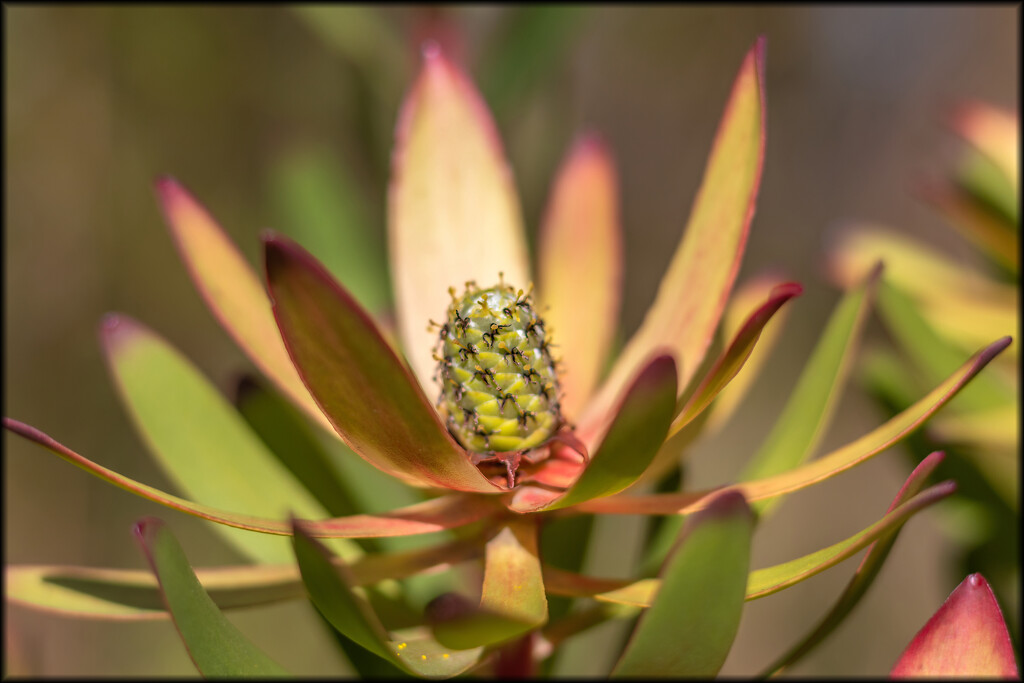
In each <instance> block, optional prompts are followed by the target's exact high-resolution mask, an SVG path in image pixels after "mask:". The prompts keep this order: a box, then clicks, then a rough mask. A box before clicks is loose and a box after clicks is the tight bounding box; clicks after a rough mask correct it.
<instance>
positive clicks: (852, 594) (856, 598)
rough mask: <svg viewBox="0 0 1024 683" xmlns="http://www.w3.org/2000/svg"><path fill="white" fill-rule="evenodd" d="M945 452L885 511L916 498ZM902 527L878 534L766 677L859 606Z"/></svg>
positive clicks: (928, 461)
mask: <svg viewBox="0 0 1024 683" xmlns="http://www.w3.org/2000/svg"><path fill="white" fill-rule="evenodd" d="M942 458H943V454H942V453H941V452H938V451H936V452H935V453H932V454H931V455H929V456H928V457H927V458H925V459H924V460H922V461H921V463H920V464H919V465H918V466H917V467H915V468H914V471H913V472H911V473H910V476H909V477H907V480H906V482H904V484H903V486H902V487H901V488H900V490H899V493H897V494H896V498H895V499H894V500H893V501H892V504H891V505H890V506H889V509H888V510H887V511H886V513H887V514H888V513H891V512H892V511H893V510H894V509H896V508H897V507H898V506H899V505H901V504H902V503H904V502H906V501H907V500H909V499H911V498H913V496H915V495H916V494H917V493H918V492H919V491H920V490H921V489H922V488H923V487H924V483H925V480H926V479H927V478H928V476H929V475H930V474H931V473H932V472H934V471H935V468H936V467H938V465H939V463H940V462H942ZM902 528H903V525H902V524H896V525H894V526H893V527H892V528H891V529H890V530H888V531H886V532H885V533H883V534H882V535H881V536H879V537H878V539H877V540H875V541H874V542H873V543H872V544H871V545H870V546H868V550H867V552H866V553H864V558H863V559H862V560H861V561H860V565H858V567H857V570H856V571H855V572H854V574H853V578H852V579H850V582H849V583H848V584H847V585H846V588H845V589H844V590H843V593H842V595H840V596H839V599H838V600H837V601H836V603H835V605H833V606H832V609H831V610H829V612H828V614H827V615H825V617H824V618H823V619H822V620H821V621H820V622H819V623H818V624H817V625H816V626H815V627H814V628H813V629H812V630H811V631H810V633H808V634H807V636H805V637H804V638H803V639H802V640H801V641H800V642H799V643H797V644H796V645H795V646H794V647H793V648H792V649H790V650H789V651H788V652H786V653H785V654H784V655H782V656H781V657H779V658H778V659H776V660H775V661H774V662H773V663H772V664H771V665H770V666H769V667H768V668H767V669H765V671H764V673H763V677H764V678H768V677H769V676H776V675H778V674H779V673H781V672H782V671H783V670H784V669H786V668H787V667H790V666H792V665H793V664H795V663H796V662H797V661H799V660H800V659H801V658H803V657H804V656H805V655H807V653H809V652H810V651H811V650H813V649H814V648H815V647H817V645H818V644H819V643H821V642H822V641H824V640H825V638H827V637H828V636H829V635H830V634H831V633H832V632H833V631H834V630H835V628H836V627H837V626H839V624H841V623H842V621H843V620H844V619H845V618H846V616H847V615H848V614H850V612H852V611H853V608H854V607H856V606H857V603H859V602H860V599H861V598H862V597H863V596H864V594H865V593H867V591H868V588H870V587H871V584H872V583H873V582H874V580H875V577H876V576H878V572H879V571H881V569H882V565H883V564H884V563H885V560H886V558H887V557H888V556H889V551H890V550H891V549H892V547H893V545H895V543H896V537H897V536H898V535H899V533H900V529H902Z"/></svg>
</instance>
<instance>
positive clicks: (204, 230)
mask: <svg viewBox="0 0 1024 683" xmlns="http://www.w3.org/2000/svg"><path fill="white" fill-rule="evenodd" d="M156 192H157V196H158V198H159V200H160V203H161V206H162V208H163V212H164V217H165V219H166V220H167V225H168V226H169V227H170V229H171V236H172V237H173V238H174V243H175V245H176V246H177V247H178V253H180V254H181V258H182V260H183V261H184V262H185V266H186V267H187V268H188V272H189V275H190V276H191V277H192V281H193V282H194V283H195V285H196V287H197V288H198V289H199V293H200V294H202V296H203V299H205V300H206V305H207V306H209V307H210V310H211V311H212V312H213V314H214V316H215V317H216V318H217V320H218V321H220V324H221V325H222V326H223V327H224V329H225V330H227V332H228V334H230V335H231V336H232V338H233V339H234V340H235V342H236V343H237V344H238V346H239V348H241V349H242V351H244V352H245V353H246V355H247V356H249V358H250V359H251V360H252V362H253V363H255V364H256V367H258V368H259V369H260V370H261V371H262V372H263V373H264V374H265V375H266V376H267V377H269V378H270V379H271V380H273V381H274V383H275V384H277V386H278V387H280V388H281V390H282V391H283V392H284V393H285V395H286V396H288V398H290V399H291V400H292V401H294V402H295V404H296V405H297V406H299V407H301V408H302V409H303V410H305V411H306V412H307V413H308V414H309V415H310V416H311V417H312V418H313V419H314V420H316V421H318V422H319V423H320V424H322V425H323V426H324V427H325V428H327V429H328V430H330V423H329V422H328V421H327V418H325V417H324V415H323V413H321V412H320V409H319V408H317V406H316V403H315V402H314V401H313V398H312V397H311V396H310V395H309V392H308V391H307V390H306V387H305V386H303V384H302V380H301V379H299V375H298V373H296V372H295V368H294V367H293V366H292V363H291V361H290V360H289V359H288V353H287V351H285V348H284V344H283V343H282V342H281V334H280V333H279V332H278V331H277V325H276V324H275V323H274V316H273V315H272V314H271V312H270V300H269V299H268V298H267V293H266V291H264V289H263V284H262V283H261V282H260V279H259V277H258V276H257V275H256V273H254V272H253V270H252V268H251V267H250V266H249V264H248V263H247V262H246V260H245V258H243V257H242V255H241V254H240V253H239V252H238V249H237V248H236V247H235V245H234V244H233V243H232V242H231V240H230V239H229V238H228V236H227V235H226V234H225V233H224V231H223V230H222V229H221V227H220V226H219V225H217V223H216V221H214V219H213V217H212V216H210V214H209V213H208V212H207V211H206V209H205V208H203V206H202V205H200V204H199V202H197V201H196V200H195V199H194V198H193V197H192V195H190V194H189V193H188V191H186V190H185V188H184V187H182V186H181V185H179V184H178V182H177V181H176V180H174V179H173V178H161V179H159V180H158V181H157V182H156Z"/></svg>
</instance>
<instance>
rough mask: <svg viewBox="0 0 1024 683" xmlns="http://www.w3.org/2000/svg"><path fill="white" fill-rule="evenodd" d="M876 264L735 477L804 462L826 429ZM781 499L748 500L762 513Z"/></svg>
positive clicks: (833, 320)
mask: <svg viewBox="0 0 1024 683" xmlns="http://www.w3.org/2000/svg"><path fill="white" fill-rule="evenodd" d="M881 272H882V270H881V264H879V266H877V267H876V268H875V269H874V270H873V271H872V272H871V273H870V274H869V275H868V277H867V278H865V280H864V282H863V283H862V284H861V285H860V286H859V287H857V288H855V289H853V290H852V291H850V292H849V293H847V294H846V295H845V296H844V297H843V298H842V300H841V301H840V302H839V304H838V305H837V306H836V308H835V310H834V311H833V312H832V316H831V317H830V318H829V321H828V323H827V324H826V326H825V330H824V331H823V332H822V334H821V338H820V339H819V340H818V343H817V344H816V345H815V347H814V351H813V352H812V353H811V356H810V358H809V359H808V360H807V364H806V365H805V366H804V369H803V372H801V373H800V379H799V380H797V384H796V387H795V388H794V389H793V392H792V393H791V394H790V396H789V400H788V401H786V406H785V408H783V410H782V414H781V415H780V416H779V419H778V420H777V421H776V423H775V426H774V427H773V428H772V431H771V433H770V434H769V435H768V437H767V439H765V442H764V443H763V444H762V445H761V447H760V448H759V449H758V450H757V453H756V454H755V455H754V457H753V458H752V459H751V460H750V462H748V463H747V466H746V467H745V468H744V469H743V472H742V473H741V474H740V476H739V479H740V481H751V480H754V479H764V478H766V477H770V476H772V475H774V474H780V473H782V472H786V471H787V470H791V469H793V468H794V467H796V466H798V465H800V464H801V463H803V462H806V461H807V459H808V458H810V457H811V455H812V454H813V453H814V449H815V448H817V446H818V443H819V442H820V441H821V438H822V437H823V436H824V435H825V432H826V431H827V430H828V426H829V423H831V421H832V416H833V413H834V412H835V408H836V406H837V405H838V403H839V399H840V397H841V396H842V393H843V389H844V388H845V386H846V379H847V377H848V376H849V374H850V368H851V366H852V364H853V356H854V351H855V349H856V347H857V345H858V343H859V341H860V335H861V331H862V330H863V329H864V324H865V322H866V321H867V317H868V311H869V310H870V308H871V304H872V300H873V299H874V295H875V290H876V289H877V287H878V280H879V277H880V276H881ZM779 501H780V498H773V499H771V500H767V501H764V502H758V503H754V504H753V508H754V510H756V511H757V513H758V515H759V516H764V515H766V514H767V513H768V512H769V511H770V510H771V509H773V508H774V506H775V505H776V504H778V502H779Z"/></svg>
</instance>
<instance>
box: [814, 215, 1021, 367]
mask: <svg viewBox="0 0 1024 683" xmlns="http://www.w3.org/2000/svg"><path fill="white" fill-rule="evenodd" d="M829 259H830V261H829V270H830V276H831V277H832V278H833V279H834V280H835V281H836V282H837V283H838V284H840V285H841V286H843V287H850V286H851V285H852V284H853V283H856V282H859V281H860V280H861V278H862V277H863V276H864V275H865V274H866V273H867V272H868V271H869V270H870V269H871V267H872V264H874V263H875V262H877V261H878V260H879V259H882V260H883V261H884V262H885V264H886V271H885V282H886V284H888V285H892V287H893V288H895V289H899V290H900V291H902V292H904V293H905V294H906V295H907V296H908V297H909V298H910V299H911V300H912V301H913V302H914V303H915V307H916V310H917V312H916V313H915V316H916V317H919V318H922V317H923V318H924V319H926V320H928V322H929V324H931V325H932V326H933V327H934V328H935V329H936V330H937V331H939V332H940V333H941V334H942V335H943V336H945V337H947V338H948V339H949V340H950V341H953V342H955V343H957V344H959V345H960V346H961V347H962V349H971V348H975V347H977V346H978V345H979V344H983V343H985V341H986V340H988V339H992V338H994V337H998V336H1000V335H1004V334H1011V333H1013V332H1014V331H1015V330H1016V329H1017V321H1018V309H1019V307H1020V292H1019V290H1018V288H1017V287H1016V286H1014V285H1010V284H1005V283H1000V282H997V281H995V280H992V279H990V278H988V277H987V276H985V275H983V274H981V273H979V272H977V271H975V270H973V269H970V268H967V267H965V265H964V264H963V263H958V262H954V261H952V260H950V259H949V258H947V257H946V256H944V255H943V254H941V253H940V252H938V251H936V250H935V249H934V248H932V247H930V246H928V245H927V244H925V243H922V242H918V241H916V240H912V239H910V238H907V237H902V236H900V235H898V234H896V233H895V232H892V231H887V230H884V229H881V228H878V227H874V226H857V228H856V229H854V230H847V231H845V232H844V233H842V235H841V236H840V237H839V239H838V240H837V242H836V245H835V247H834V248H833V249H832V250H831V251H830V256H829ZM880 299H884V293H883V294H882V295H880ZM879 304H880V307H881V309H882V311H883V313H884V306H882V304H884V301H882V300H880V302H879ZM965 320H968V321H970V322H969V324H964V321H965ZM1010 355H1013V356H1016V355H1017V352H1016V350H1014V349H1011V351H1010Z"/></svg>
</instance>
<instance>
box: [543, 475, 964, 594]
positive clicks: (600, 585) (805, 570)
mask: <svg viewBox="0 0 1024 683" xmlns="http://www.w3.org/2000/svg"><path fill="white" fill-rule="evenodd" d="M955 488H956V487H955V485H954V484H953V482H945V483H942V484H936V485H935V486H933V487H931V488H929V489H926V490H925V491H922V492H921V493H919V494H917V495H916V496H914V497H913V498H911V499H910V500H908V501H907V502H905V503H903V504H902V505H900V506H898V507H896V508H894V509H893V510H892V511H891V512H889V513H887V514H886V515H885V516H884V517H882V519H880V520H879V521H878V522H876V523H874V524H872V525H871V526H869V527H868V528H866V529H864V530H863V531H861V532H859V533H857V534H854V535H853V536H851V537H850V538H847V539H845V540H843V541H840V542H839V543H836V544H834V545H831V546H829V547H827V548H823V549H821V550H818V551H815V552H813V553H810V554H808V555H805V556H802V557H799V558H796V559H794V560H790V561H788V562H783V563H781V564H777V565H773V566H771V567H764V568H762V569H757V570H755V571H752V572H750V575H749V577H748V581H747V583H746V594H745V596H746V597H745V599H747V600H755V599H757V598H763V597H765V596H767V595H771V594H772V593H777V592H779V591H781V590H784V589H786V588H789V587H790V586H793V585H795V584H797V583H800V582H801V581H803V580H805V579H808V578H810V577H812V576H814V575H816V574H819V573H821V572H823V571H825V570H826V569H829V568H830V567H834V566H835V565H837V564H839V563H840V562H842V561H843V560H846V559H849V558H850V557H853V556H854V555H855V554H856V553H858V552H859V551H861V550H863V549H864V548H866V547H867V546H868V545H870V544H871V543H873V542H874V541H875V540H877V539H878V538H880V537H882V536H884V535H885V534H889V533H892V532H893V531H894V530H896V529H899V527H900V526H902V524H903V523H905V522H906V521H907V519H909V518H910V517H911V516H913V515H914V514H916V513H918V512H920V511H921V510H922V509H924V508H926V507H928V506H930V505H932V504H934V503H936V502H938V501H939V500H941V499H943V498H945V497H946V496H949V495H950V494H951V493H953V491H954V490H955ZM718 495H722V494H718ZM702 509H706V508H702ZM544 582H545V585H546V586H547V588H548V590H549V591H550V592H551V593H554V594H557V595H570V596H574V597H593V598H596V599H597V600H603V601H608V602H615V603H620V604H624V605H634V606H637V607H647V606H649V605H650V604H652V602H651V601H652V600H653V597H654V595H655V594H656V593H657V592H658V587H659V585H660V581H659V580H658V579H653V578H652V579H641V580H639V581H628V580H622V579H605V578H600V577H590V576H581V575H579V574H574V573H572V572H567V571H563V570H559V569H555V568H552V567H544Z"/></svg>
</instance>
